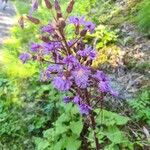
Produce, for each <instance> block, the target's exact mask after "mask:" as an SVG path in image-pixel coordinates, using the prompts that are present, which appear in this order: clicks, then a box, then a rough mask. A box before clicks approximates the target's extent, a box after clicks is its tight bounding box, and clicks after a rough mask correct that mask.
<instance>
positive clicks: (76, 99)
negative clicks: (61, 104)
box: [73, 95, 82, 104]
mask: <svg viewBox="0 0 150 150" xmlns="http://www.w3.org/2000/svg"><path fill="white" fill-rule="evenodd" d="M81 100H82V99H81V97H80V96H79V95H77V96H75V97H74V99H73V102H74V103H75V104H79V103H80V102H81Z"/></svg>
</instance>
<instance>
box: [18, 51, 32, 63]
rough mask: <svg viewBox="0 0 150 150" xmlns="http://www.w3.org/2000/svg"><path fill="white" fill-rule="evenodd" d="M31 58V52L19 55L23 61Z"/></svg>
mask: <svg viewBox="0 0 150 150" xmlns="http://www.w3.org/2000/svg"><path fill="white" fill-rule="evenodd" d="M29 58H30V54H29V53H22V54H21V55H20V56H19V59H20V60H21V61H22V63H25V62H26V61H27V60H28V59H29Z"/></svg>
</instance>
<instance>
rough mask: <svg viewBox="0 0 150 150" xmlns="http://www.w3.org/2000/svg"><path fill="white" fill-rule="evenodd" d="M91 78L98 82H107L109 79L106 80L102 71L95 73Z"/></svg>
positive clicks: (106, 77)
mask: <svg viewBox="0 0 150 150" xmlns="http://www.w3.org/2000/svg"><path fill="white" fill-rule="evenodd" d="M93 77H94V78H95V79H97V80H98V81H109V78H108V76H106V74H105V73H104V72H103V71H99V70H98V71H97V72H96V73H95V74H94V75H93Z"/></svg>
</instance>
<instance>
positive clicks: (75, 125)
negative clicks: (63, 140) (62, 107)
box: [70, 120, 83, 135]
mask: <svg viewBox="0 0 150 150" xmlns="http://www.w3.org/2000/svg"><path fill="white" fill-rule="evenodd" d="M70 129H71V131H72V132H73V133H74V134H76V135H80V133H81V131H82V129H83V124H82V121H81V120H79V121H77V122H75V121H72V122H70Z"/></svg>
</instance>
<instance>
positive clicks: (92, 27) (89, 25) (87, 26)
mask: <svg viewBox="0 0 150 150" xmlns="http://www.w3.org/2000/svg"><path fill="white" fill-rule="evenodd" d="M84 25H85V29H86V30H88V31H90V33H93V32H94V30H95V27H96V26H95V24H94V23H92V22H90V21H86V22H85V23H84Z"/></svg>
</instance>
